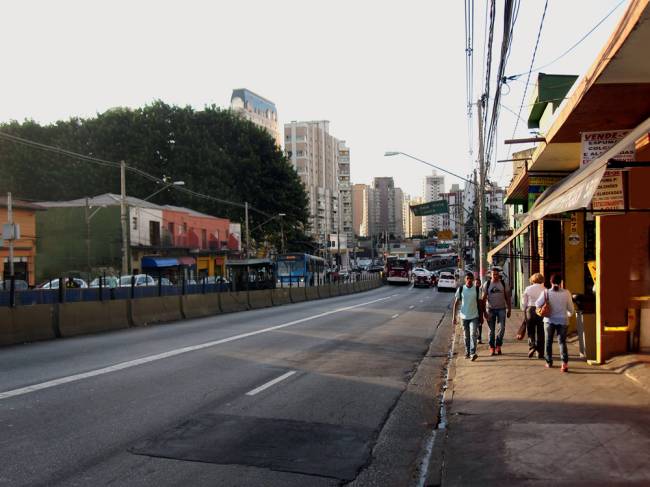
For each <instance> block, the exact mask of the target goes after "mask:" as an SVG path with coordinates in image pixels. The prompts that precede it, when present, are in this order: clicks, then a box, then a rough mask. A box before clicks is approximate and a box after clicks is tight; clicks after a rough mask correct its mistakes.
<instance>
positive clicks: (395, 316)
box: [391, 313, 399, 320]
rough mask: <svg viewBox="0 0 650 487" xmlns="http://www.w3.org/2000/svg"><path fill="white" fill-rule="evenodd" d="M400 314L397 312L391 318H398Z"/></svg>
mask: <svg viewBox="0 0 650 487" xmlns="http://www.w3.org/2000/svg"><path fill="white" fill-rule="evenodd" d="M398 316H399V313H397V314H396V315H393V316H391V319H393V320H394V319H395V318H397V317H398Z"/></svg>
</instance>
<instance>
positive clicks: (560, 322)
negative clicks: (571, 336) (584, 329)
mask: <svg viewBox="0 0 650 487" xmlns="http://www.w3.org/2000/svg"><path fill="white" fill-rule="evenodd" d="M561 284H562V276H561V275H560V274H553V276H551V285H552V286H553V287H552V288H551V289H550V290H548V291H544V293H542V295H541V296H540V297H539V298H537V301H536V302H535V305H536V306H537V307H538V308H541V307H542V306H543V305H544V303H545V302H547V303H548V305H549V307H550V308H551V311H550V314H549V315H548V316H545V317H544V338H545V341H546V355H545V357H544V358H546V368H548V369H550V368H551V367H553V335H555V334H556V333H557V343H558V345H559V346H560V358H561V359H562V368H561V369H560V370H561V371H562V372H568V371H569V351H568V349H567V346H566V331H567V318H568V317H569V316H572V315H573V313H574V309H573V299H572V298H571V293H570V292H569V290H568V289H563V288H561V287H560V285H561Z"/></svg>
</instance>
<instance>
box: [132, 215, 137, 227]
mask: <svg viewBox="0 0 650 487" xmlns="http://www.w3.org/2000/svg"><path fill="white" fill-rule="evenodd" d="M137 229H138V217H137V216H134V217H133V230H137Z"/></svg>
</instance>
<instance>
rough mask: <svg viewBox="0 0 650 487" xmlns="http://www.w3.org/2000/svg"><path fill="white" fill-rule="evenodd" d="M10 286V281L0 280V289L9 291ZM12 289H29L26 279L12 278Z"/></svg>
mask: <svg viewBox="0 0 650 487" xmlns="http://www.w3.org/2000/svg"><path fill="white" fill-rule="evenodd" d="M10 288H11V281H9V280H7V281H0V291H9V290H10ZM14 289H15V290H16V291H27V290H28V289H29V284H27V281H23V280H22V279H14Z"/></svg>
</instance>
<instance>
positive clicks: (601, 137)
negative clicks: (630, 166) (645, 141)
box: [582, 130, 635, 210]
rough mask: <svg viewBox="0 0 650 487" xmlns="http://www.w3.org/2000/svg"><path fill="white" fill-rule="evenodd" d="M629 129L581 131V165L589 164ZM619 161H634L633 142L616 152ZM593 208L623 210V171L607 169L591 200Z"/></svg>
mask: <svg viewBox="0 0 650 487" xmlns="http://www.w3.org/2000/svg"><path fill="white" fill-rule="evenodd" d="M628 133H629V130H605V131H603V132H583V133H582V165H585V164H589V163H590V162H591V161H593V160H594V159H596V158H598V157H599V156H600V155H602V154H604V153H605V152H606V151H607V150H609V149H611V148H612V147H613V146H614V144H616V143H617V142H618V141H619V140H621V139H622V138H623V137H625V136H626V135H627V134H628ZM616 159H617V160H619V161H628V162H630V161H634V160H635V151H634V144H631V145H629V146H628V147H625V148H624V149H623V150H622V151H621V152H619V153H618V155H617V156H616ZM591 205H592V207H593V209H594V210H624V209H625V194H624V192H623V173H622V172H621V171H620V170H617V169H615V170H607V171H605V174H604V175H603V178H602V179H601V180H600V184H599V185H598V189H597V190H596V192H595V193H594V197H593V198H592V200H591Z"/></svg>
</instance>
